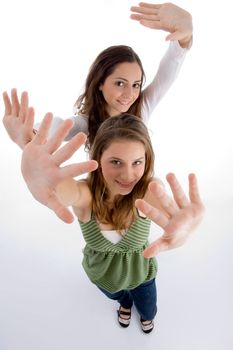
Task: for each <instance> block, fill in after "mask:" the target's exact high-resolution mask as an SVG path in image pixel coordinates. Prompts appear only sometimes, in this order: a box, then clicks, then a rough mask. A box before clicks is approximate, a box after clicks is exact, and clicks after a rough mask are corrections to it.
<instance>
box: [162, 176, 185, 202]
mask: <svg viewBox="0 0 233 350" xmlns="http://www.w3.org/2000/svg"><path fill="white" fill-rule="evenodd" d="M166 178H167V181H168V183H169V185H170V187H171V190H172V193H173V196H174V199H175V201H176V203H177V205H178V206H179V208H185V207H187V206H188V205H189V200H188V198H187V197H186V195H185V193H184V191H183V189H182V187H181V185H180V183H179V182H178V180H177V178H176V176H175V175H174V174H172V173H169V174H167V176H166Z"/></svg>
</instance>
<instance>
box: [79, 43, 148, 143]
mask: <svg viewBox="0 0 233 350" xmlns="http://www.w3.org/2000/svg"><path fill="white" fill-rule="evenodd" d="M124 62H129V63H134V62H137V63H138V65H139V66H140V68H141V71H142V83H143V82H144V80H145V73H144V70H143V67H142V63H141V60H140V58H139V57H138V55H137V54H136V53H135V52H134V50H133V49H132V48H131V47H129V46H125V45H117V46H110V47H109V48H107V49H105V50H104V51H102V52H101V53H100V54H99V55H98V56H97V58H96V59H95V61H94V62H93V64H92V65H91V67H90V70H89V74H88V76H87V79H86V83H85V88H84V93H83V94H82V95H80V96H79V98H78V100H77V101H76V103H75V107H76V113H77V114H84V115H86V116H87V117H88V142H87V146H88V148H89V147H90V145H91V144H92V142H93V140H94V138H95V135H96V132H97V130H98V128H99V126H100V125H101V123H102V122H103V121H104V120H105V119H107V118H108V117H109V115H108V113H107V111H106V102H105V99H104V97H103V94H102V92H101V91H100V90H99V87H100V86H101V85H102V84H104V82H105V80H106V78H107V77H108V76H109V75H110V74H112V73H113V71H114V70H115V68H116V66H117V65H118V64H120V63H124ZM141 86H142V84H141ZM141 86H140V94H139V97H138V98H137V100H136V101H135V102H134V103H133V105H132V106H131V107H130V108H129V110H128V113H130V114H134V115H137V116H138V117H141V103H142V94H141Z"/></svg>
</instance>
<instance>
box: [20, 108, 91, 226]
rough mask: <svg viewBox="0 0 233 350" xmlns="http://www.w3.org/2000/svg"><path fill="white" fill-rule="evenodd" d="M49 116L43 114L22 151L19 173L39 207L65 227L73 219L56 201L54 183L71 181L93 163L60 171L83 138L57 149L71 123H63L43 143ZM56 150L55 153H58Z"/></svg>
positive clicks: (46, 135) (48, 126)
mask: <svg viewBox="0 0 233 350" xmlns="http://www.w3.org/2000/svg"><path fill="white" fill-rule="evenodd" d="M52 118H53V116H52V114H51V113H47V114H46V115H45V117H44V119H43V121H42V123H41V125H40V128H39V130H38V132H37V134H36V135H35V137H34V138H33V140H32V141H31V142H29V143H28V144H27V145H26V146H25V147H24V150H23V155H22V163H21V170H22V174H23V177H24V180H25V181H26V184H27V186H28V188H29V190H30V192H31V193H32V195H33V196H34V198H35V199H36V200H37V201H39V202H40V203H42V204H44V205H45V206H47V207H48V208H50V209H52V210H53V211H54V212H55V214H56V215H57V216H58V217H59V218H60V219H62V220H63V221H64V222H66V223H71V222H72V221H73V219H74V217H73V215H72V213H71V212H70V210H68V208H66V207H65V206H64V205H63V204H62V203H61V202H60V201H59V199H58V197H57V195H56V187H57V185H58V183H60V182H61V181H63V180H65V179H66V178H69V177H75V176H78V175H81V174H84V173H87V172H90V171H93V170H95V169H96V168H97V166H98V164H97V162H96V161H94V160H90V161H87V162H83V163H78V164H71V165H66V166H64V167H60V165H61V164H62V163H64V162H65V161H66V160H68V159H69V158H70V157H71V156H72V155H73V154H74V152H75V151H76V150H77V149H78V148H79V147H80V146H81V145H82V144H84V143H85V141H86V135H85V134H83V133H79V134H77V135H76V136H74V137H73V138H72V139H71V140H70V141H69V142H68V143H67V144H66V145H64V146H63V147H61V148H59V147H60V145H61V143H62V141H63V140H64V138H65V137H66V135H67V134H68V132H69V130H70V129H71V127H72V126H73V122H72V121H71V120H65V121H64V122H63V123H62V124H61V126H60V127H59V128H58V130H57V132H56V133H55V135H54V136H53V137H51V138H50V139H49V140H47V137H48V132H49V128H50V126H51V122H52ZM58 148H59V149H58Z"/></svg>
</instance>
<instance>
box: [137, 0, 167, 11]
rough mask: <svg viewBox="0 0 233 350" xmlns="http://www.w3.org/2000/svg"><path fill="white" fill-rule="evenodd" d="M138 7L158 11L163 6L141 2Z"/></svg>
mask: <svg viewBox="0 0 233 350" xmlns="http://www.w3.org/2000/svg"><path fill="white" fill-rule="evenodd" d="M138 5H139V6H141V7H147V8H153V9H157V10H158V9H160V7H161V6H162V5H161V4H149V3H148V2H140V3H139V4H138Z"/></svg>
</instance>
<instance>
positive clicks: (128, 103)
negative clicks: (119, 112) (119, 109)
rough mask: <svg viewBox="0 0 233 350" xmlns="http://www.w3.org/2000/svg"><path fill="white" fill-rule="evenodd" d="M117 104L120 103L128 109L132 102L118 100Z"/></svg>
mask: <svg viewBox="0 0 233 350" xmlns="http://www.w3.org/2000/svg"><path fill="white" fill-rule="evenodd" d="M117 102H118V103H119V104H120V105H121V106H124V107H127V106H129V105H130V104H131V103H132V102H131V101H128V102H123V101H119V100H117Z"/></svg>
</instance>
